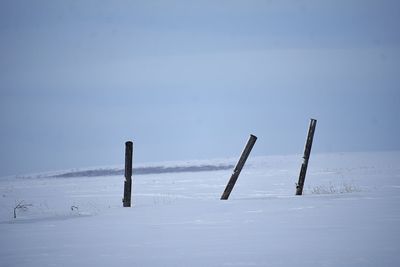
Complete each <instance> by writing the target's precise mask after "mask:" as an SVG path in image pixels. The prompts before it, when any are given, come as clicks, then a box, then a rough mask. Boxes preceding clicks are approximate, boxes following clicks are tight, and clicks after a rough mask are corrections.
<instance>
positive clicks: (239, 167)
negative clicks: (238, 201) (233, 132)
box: [221, 134, 257, 200]
mask: <svg viewBox="0 0 400 267" xmlns="http://www.w3.org/2000/svg"><path fill="white" fill-rule="evenodd" d="M256 140H257V137H256V136H254V135H252V134H251V135H250V138H249V140H248V141H247V145H246V147H245V148H244V150H243V152H242V155H241V156H240V159H239V161H238V163H237V164H236V167H235V169H234V171H233V173H232V176H231V179H229V182H228V184H227V185H226V188H225V191H224V193H223V194H222V196H221V200H226V199H228V198H229V195H230V194H231V192H232V189H233V187H234V186H235V183H236V181H237V179H238V178H239V174H240V172H241V171H242V168H243V166H244V164H245V163H246V160H247V158H248V157H249V155H250V152H251V150H252V149H253V146H254V144H255V143H256Z"/></svg>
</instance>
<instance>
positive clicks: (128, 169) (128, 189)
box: [122, 141, 133, 207]
mask: <svg viewBox="0 0 400 267" xmlns="http://www.w3.org/2000/svg"><path fill="white" fill-rule="evenodd" d="M132 154H133V143H132V142H131V141H128V142H126V143H125V183H124V198H123V200H122V202H123V203H124V207H130V206H131V195H132Z"/></svg>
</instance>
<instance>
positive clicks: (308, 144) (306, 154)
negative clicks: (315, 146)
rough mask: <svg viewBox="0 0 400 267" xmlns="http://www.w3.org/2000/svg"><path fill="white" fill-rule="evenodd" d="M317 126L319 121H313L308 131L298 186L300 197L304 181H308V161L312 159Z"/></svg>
mask: <svg viewBox="0 0 400 267" xmlns="http://www.w3.org/2000/svg"><path fill="white" fill-rule="evenodd" d="M316 125H317V120H314V119H311V121H310V127H309V129H308V136H307V142H306V146H305V148H304V156H303V164H301V169H300V176H299V182H298V183H297V185H296V195H298V196H300V195H302V194H303V187H304V181H305V180H306V172H307V167H308V160H309V159H310V153H311V147H312V142H313V139H314V132H315V126H316Z"/></svg>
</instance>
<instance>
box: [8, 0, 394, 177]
mask: <svg viewBox="0 0 400 267" xmlns="http://www.w3.org/2000/svg"><path fill="white" fill-rule="evenodd" d="M398 14H400V4H399V2H398V1H338V0H336V1H307V0H305V1H1V2H0V36H1V37H0V38H1V42H0V57H1V60H0V104H1V105H0V109H1V114H0V124H1V128H0V136H1V138H0V147H1V151H0V161H1V165H0V166H1V168H0V175H11V174H22V173H26V172H36V171H47V170H57V169H66V168H75V167H85V166H98V165H110V164H120V163H123V157H124V151H123V149H124V142H125V141H126V140H131V139H132V140H134V142H135V162H149V161H164V160H186V159H207V158H221V157H222V158H223V157H237V156H238V155H239V154H240V152H241V150H242V148H243V146H244V144H245V142H246V140H247V138H248V135H249V134H250V133H253V134H255V135H257V136H258V137H259V139H258V141H257V144H256V146H255V148H254V151H253V154H254V155H269V154H292V153H298V154H301V153H302V150H303V146H304V141H305V137H306V132H307V127H308V121H309V118H311V117H313V118H316V119H318V125H317V130H316V136H315V143H314V147H313V152H338V151H378V150H399V149H400V141H399V136H400V112H399V111H400V110H399V109H400V108H399V106H400V88H399V86H400V63H399V62H400V31H399V30H398V29H399V25H400V17H399V16H398Z"/></svg>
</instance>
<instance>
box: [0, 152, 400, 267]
mask: <svg viewBox="0 0 400 267" xmlns="http://www.w3.org/2000/svg"><path fill="white" fill-rule="evenodd" d="M235 163H236V162H235V160H226V161H224V160H219V161H208V162H205V161H198V162H189V163H188V162H185V163H179V162H178V163H167V164H164V165H165V166H164V167H165V168H167V167H168V168H170V169H169V170H171V171H173V172H153V173H151V172H150V173H147V174H141V175H135V176H134V177H133V181H134V182H133V207H132V208H122V201H121V199H122V194H123V181H124V178H123V176H122V175H114V176H91V177H60V176H59V177H44V176H45V175H44V176H43V175H42V176H35V175H32V176H30V177H25V178H21V177H20V178H14V177H13V178H10V177H9V178H2V179H0V197H1V206H0V235H1V238H0V247H1V249H0V266H74V267H76V266H113V265H114V266H363V267H364V266H400V152H376V153H337V154H320V155H316V154H312V155H311V159H310V164H309V169H308V175H307V178H306V184H305V194H304V195H303V196H294V193H295V183H296V182H297V178H298V173H299V170H300V165H301V156H299V155H296V156H268V157H257V158H254V157H251V156H250V159H249V161H248V163H247V164H246V166H245V168H244V169H243V171H242V174H241V176H240V177H239V180H238V182H237V184H236V186H235V188H234V190H233V192H232V194H231V196H230V199H229V200H227V201H221V200H219V198H220V196H221V194H222V192H223V190H224V188H225V185H226V183H227V181H228V179H229V177H230V174H231V172H232V170H233V167H232V168H230V169H229V168H220V169H219V168H218V167H220V166H230V165H232V164H235ZM134 165H135V164H134ZM204 165H207V166H209V167H207V168H203V169H202V167H201V166H204ZM177 166H178V167H179V166H189V167H191V168H192V167H195V168H194V169H193V168H192V169H190V168H189V169H188V171H187V172H182V171H178V172H174V170H175V171H176V170H177V169H178V170H182V169H180V168H176V167H177ZM196 166H197V167H196ZM210 166H216V168H215V169H213V168H212V167H210ZM157 170H158V169H157ZM190 170H192V171H190ZM92 173H93V172H92ZM105 173H110V172H107V171H106V172H105ZM57 174H60V173H57ZM21 201H23V203H25V204H29V205H32V206H28V207H27V209H26V210H23V209H18V210H17V211H16V215H17V218H16V219H14V218H13V208H14V207H15V206H16V204H18V203H20V202H21Z"/></svg>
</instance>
